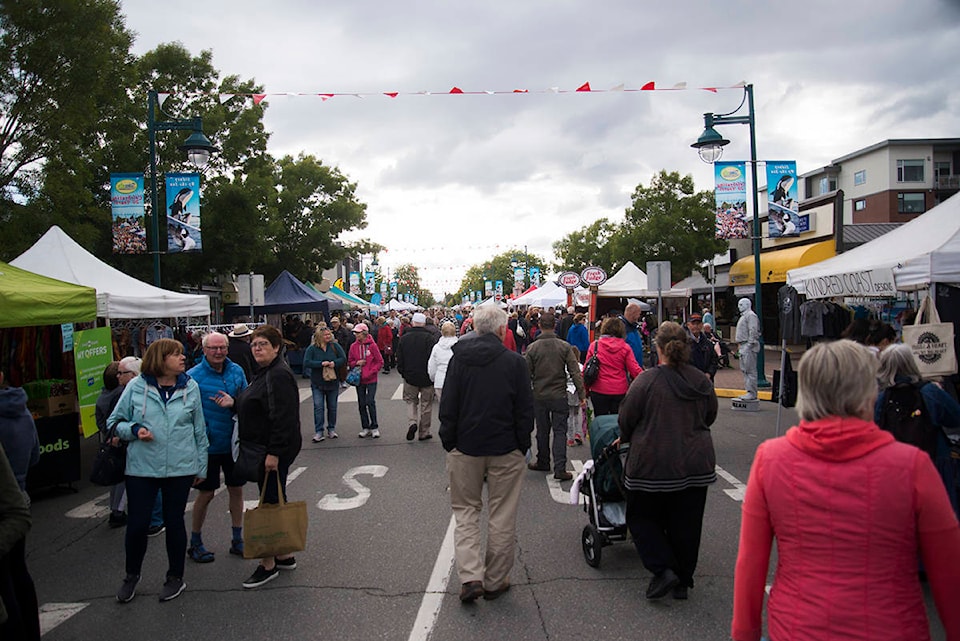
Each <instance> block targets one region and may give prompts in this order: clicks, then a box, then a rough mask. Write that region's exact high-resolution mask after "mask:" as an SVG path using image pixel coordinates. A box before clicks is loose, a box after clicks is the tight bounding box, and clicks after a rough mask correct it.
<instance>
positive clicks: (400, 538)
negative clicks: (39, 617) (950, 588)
mask: <svg viewBox="0 0 960 641" xmlns="http://www.w3.org/2000/svg"><path fill="white" fill-rule="evenodd" d="M400 383H401V381H400V377H399V376H398V375H397V374H396V373H393V374H390V375H388V376H381V379H380V386H379V389H378V394H377V397H378V400H377V402H378V409H379V414H380V426H381V431H382V432H383V437H382V438H380V439H377V440H373V439H364V440H361V439H359V438H357V434H358V432H359V417H358V413H357V406H356V395H355V392H354V391H353V390H352V389H350V390H347V391H346V392H344V394H343V395H342V396H341V399H340V406H339V407H340V415H339V419H338V426H337V428H338V432H339V433H340V435H341V437H340V438H339V439H337V440H327V441H325V442H323V443H320V444H313V443H310V442H309V437H310V436H311V435H312V432H313V429H312V426H313V418H312V415H313V414H312V405H311V402H310V397H309V386H308V385H307V382H306V381H305V380H304V381H301V386H302V389H301V397H302V398H303V399H304V401H303V403H302V405H301V419H302V424H303V434H304V448H303V451H302V452H301V454H300V456H299V457H298V458H297V460H296V463H295V464H294V466H293V468H291V481H290V482H289V484H288V493H289V496H290V499H291V500H303V501H305V502H306V503H307V507H308V514H309V518H310V526H309V531H308V547H307V549H306V550H305V551H303V552H301V553H298V554H297V555H296V556H297V562H298V568H297V569H296V570H295V571H292V572H284V573H282V574H281V575H280V576H279V577H278V578H277V579H275V580H274V581H272V582H271V583H268V584H267V585H265V586H263V587H261V588H258V589H255V590H245V589H243V588H242V587H241V581H242V580H243V579H245V578H246V577H247V576H248V575H249V574H250V573H251V572H252V571H253V569H254V566H255V563H256V562H255V561H245V560H242V559H239V558H238V557H235V556H231V555H229V554H227V548H228V547H229V538H230V529H229V525H230V521H229V515H228V513H227V501H226V495H225V493H223V494H218V495H217V496H216V498H215V499H214V501H213V503H212V504H211V506H210V511H209V514H208V517H207V523H206V525H205V527H204V542H205V544H206V546H207V548H208V549H210V550H212V551H214V552H215V553H216V561H215V562H213V563H209V564H203V565H201V564H197V563H194V562H192V561H190V560H189V559H188V560H187V567H186V573H185V574H186V576H185V577H184V578H185V581H186V583H187V589H186V591H185V592H184V593H183V595H181V596H180V597H179V598H178V599H176V600H175V601H171V602H168V603H159V602H158V600H157V593H158V591H159V589H160V586H161V584H162V583H163V579H164V572H165V569H166V561H165V553H164V549H163V541H164V537H163V535H161V536H158V537H156V538H152V539H150V543H149V549H148V551H147V557H146V561H145V563H144V568H143V579H142V581H141V583H140V586H139V588H138V594H137V597H136V599H134V600H133V601H132V602H131V603H129V604H125V605H121V604H118V603H117V602H116V599H115V598H114V594H115V592H116V589H117V587H118V586H119V583H120V580H121V579H122V577H123V529H110V528H108V527H107V522H106V517H107V512H108V510H107V508H106V499H107V495H106V492H104V490H103V488H99V487H96V486H92V485H89V484H85V483H81V484H80V485H79V492H77V493H75V494H74V493H70V494H59V495H48V496H45V497H41V498H40V499H39V500H36V501H35V502H34V505H33V514H34V519H35V522H34V528H33V530H32V531H31V533H30V535H29V538H28V545H27V548H28V565H29V567H30V570H31V572H32V574H33V577H34V580H35V581H36V584H37V589H38V594H39V597H40V603H41V609H42V611H43V620H44V630H45V633H44V638H45V639H48V640H49V641H66V640H72V639H76V640H89V639H97V638H109V639H111V641H125V640H127V639H130V640H136V641H143V640H144V639H164V640H165V641H176V640H181V639H183V640H188V639H189V640H191V641H193V640H195V639H223V640H231V641H232V640H246V639H251V640H253V639H265V638H270V639H278V640H283V639H338V641H349V640H352V639H357V640H360V639H363V640H369V639H391V640H394V639H396V640H410V641H413V640H425V639H434V640H452V639H457V640H458V641H460V640H462V641H469V640H471V639H510V640H514V639H516V640H521V639H530V640H534V641H539V640H550V641H563V640H568V639H569V640H574V639H576V640H580V639H585V638H586V639H610V640H613V639H631V640H638V639H639V640H647V639H649V640H664V639H678V640H681V639H682V640H688V639H689V640H697V641H702V640H712V639H717V640H720V639H727V638H729V630H730V619H731V607H732V591H733V568H734V562H735V559H736V552H737V539H738V532H739V513H740V500H741V499H742V491H743V487H744V484H745V483H746V480H747V478H748V476H749V469H750V461H751V459H752V456H753V452H754V450H755V448H756V446H757V444H758V443H760V442H761V441H762V440H764V439H766V438H770V437H772V436H774V435H775V434H776V432H777V406H776V405H773V404H771V403H761V408H762V409H761V411H760V412H757V413H742V412H735V411H733V410H731V409H730V405H729V401H726V400H724V399H721V403H720V405H721V410H720V417H719V419H718V421H717V423H716V425H715V426H714V430H713V435H714V442H715V446H716V450H717V461H718V465H719V467H720V470H719V473H720V477H721V478H720V479H719V480H718V482H717V483H716V484H715V485H714V486H712V487H711V488H710V490H709V493H708V499H707V508H706V516H705V522H704V534H703V544H702V547H701V552H700V563H699V567H698V571H697V574H696V577H695V582H696V587H695V588H694V589H693V590H691V592H690V599H689V600H688V601H674V600H672V599H671V598H669V597H667V598H666V599H664V600H662V601H658V602H649V601H647V600H646V599H645V598H644V596H643V594H644V590H645V589H646V586H647V582H648V581H649V578H650V575H649V573H648V572H647V571H646V570H644V568H643V566H642V564H641V563H640V559H639V557H638V556H637V553H636V551H635V549H634V548H633V545H632V544H631V543H630V542H619V543H614V544H613V545H611V546H609V547H606V548H604V549H603V551H602V558H601V564H600V567H599V568H593V567H590V566H588V565H587V564H586V562H585V560H584V555H583V552H582V548H581V531H582V529H583V527H584V526H585V525H586V524H587V523H588V519H587V515H586V514H585V513H584V512H583V510H582V508H580V507H578V506H574V505H570V504H569V503H568V502H567V501H566V499H565V495H567V494H568V493H567V490H569V487H570V483H569V482H567V483H563V484H562V486H561V485H559V484H557V483H556V482H555V481H553V479H552V475H548V474H544V473H536V472H528V473H527V474H526V476H525V478H524V488H523V495H522V498H521V505H520V517H519V525H518V532H517V539H518V547H517V562H516V565H515V566H514V569H513V574H512V583H513V588H512V590H511V591H510V592H508V593H507V594H506V595H504V596H502V597H501V598H500V599H499V600H497V601H492V602H486V601H484V600H482V599H481V600H480V601H478V602H477V603H476V604H474V605H471V606H463V605H461V604H460V602H459V600H458V599H457V592H458V591H459V584H458V581H457V578H456V573H455V572H453V571H452V539H451V537H452V529H451V527H450V525H451V512H450V505H449V496H448V493H447V481H446V475H445V470H444V452H443V449H442V447H441V445H440V442H439V439H438V438H434V439H433V440H430V441H425V442H418V441H413V442H412V443H411V442H407V441H406V440H405V439H404V434H405V432H406V415H405V406H404V404H403V402H402V400H400V391H399V387H400ZM794 422H795V414H794V413H793V412H792V410H784V412H783V417H782V426H783V427H782V429H785V428H786V427H788V426H789V425H792V424H793V423H794ZM436 423H437V422H436V418H434V430H436V427H437V424H436ZM569 458H570V460H571V463H570V468H571V469H573V470H574V471H577V470H579V469H580V468H579V466H581V465H582V463H583V462H585V461H586V460H588V459H589V449H588V446H587V445H584V446H581V447H575V448H570V450H569ZM245 498H246V499H247V500H248V501H250V502H252V503H255V502H256V488H255V486H253V485H250V484H248V485H247V487H246V489H245ZM187 525H188V527H189V516H188V520H187ZM928 602H929V598H928ZM934 616H935V615H934ZM938 626H939V624H937V623H934V638H935V639H938V638H939V639H942V638H943V633H942V631H941V630H939V627H938ZM938 634H939V635H940V636H937V635H938Z"/></svg>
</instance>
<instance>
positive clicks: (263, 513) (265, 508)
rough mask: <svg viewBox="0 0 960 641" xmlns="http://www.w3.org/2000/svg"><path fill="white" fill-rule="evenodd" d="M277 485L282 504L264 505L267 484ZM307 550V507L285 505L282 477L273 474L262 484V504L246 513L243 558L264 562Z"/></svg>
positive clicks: (298, 502) (290, 503)
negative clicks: (266, 559) (262, 560)
mask: <svg viewBox="0 0 960 641" xmlns="http://www.w3.org/2000/svg"><path fill="white" fill-rule="evenodd" d="M272 479H276V481H277V496H278V498H279V501H280V502H279V503H264V502H263V497H264V494H265V491H266V489H267V483H270V482H272ZM306 547H307V504H306V503H305V502H304V501H290V502H287V501H284V499H283V491H282V488H281V487H280V474H279V473H278V472H270V473H269V474H267V478H265V479H264V481H263V490H261V492H260V503H259V504H258V505H257V507H255V508H253V509H252V510H247V511H245V512H244V513H243V558H245V559H265V558H268V557H271V556H279V555H281V554H290V553H291V552H299V551H300V550H303V549H304V548H306Z"/></svg>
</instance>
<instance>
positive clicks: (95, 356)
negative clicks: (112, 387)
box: [73, 327, 113, 437]
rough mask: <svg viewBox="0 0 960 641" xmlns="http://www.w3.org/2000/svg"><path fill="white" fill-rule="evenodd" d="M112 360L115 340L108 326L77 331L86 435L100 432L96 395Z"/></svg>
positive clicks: (79, 386)
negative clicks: (104, 371)
mask: <svg viewBox="0 0 960 641" xmlns="http://www.w3.org/2000/svg"><path fill="white" fill-rule="evenodd" d="M112 360H113V343H112V342H111V336H110V328H109V327H97V328H96V329H85V330H82V331H79V332H77V333H76V334H74V337H73V362H74V369H75V370H76V374H77V396H78V397H79V399H80V424H81V425H82V426H83V435H84V437H88V436H92V435H94V434H96V433H97V417H96V406H97V398H98V397H99V396H100V390H101V389H103V370H105V369H106V368H107V365H109V364H110V361H112Z"/></svg>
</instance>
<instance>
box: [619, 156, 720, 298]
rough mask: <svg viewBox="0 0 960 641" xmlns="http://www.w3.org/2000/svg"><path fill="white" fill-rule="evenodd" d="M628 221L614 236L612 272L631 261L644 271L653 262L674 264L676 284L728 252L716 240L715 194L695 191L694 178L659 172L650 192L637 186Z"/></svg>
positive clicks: (627, 216) (673, 273)
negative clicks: (648, 262)
mask: <svg viewBox="0 0 960 641" xmlns="http://www.w3.org/2000/svg"><path fill="white" fill-rule="evenodd" d="M632 200H633V202H632V204H631V206H630V207H629V208H628V209H627V210H626V218H625V220H624V222H623V223H622V224H621V225H620V227H619V229H618V231H617V233H616V234H614V235H613V236H612V237H611V238H610V240H609V244H610V246H611V258H612V261H613V264H612V265H611V267H617V268H619V267H620V266H622V265H623V264H624V263H625V262H626V261H627V260H632V261H633V262H634V263H635V264H636V265H637V266H638V267H640V268H641V269H643V267H644V265H645V264H646V262H647V261H649V260H669V261H670V263H671V265H670V267H671V273H672V276H673V278H674V280H680V279H682V278H684V277H686V276H687V275H689V274H690V273H691V272H692V271H693V270H694V269H695V268H697V267H698V265H699V264H700V263H701V262H703V261H706V260H709V259H710V258H711V257H713V256H715V255H716V254H718V253H720V252H722V251H724V250H725V249H726V248H727V241H725V240H718V239H716V238H715V237H714V235H715V219H714V211H713V202H714V197H713V192H711V191H699V192H695V191H694V185H693V176H690V175H687V176H683V177H681V176H680V174H679V172H669V173H668V172H666V171H662V170H661V171H660V173H658V174H657V175H655V176H654V177H653V179H652V180H651V181H650V186H649V187H644V186H643V185H642V184H640V185H637V188H636V189H635V190H634V192H633V196H632Z"/></svg>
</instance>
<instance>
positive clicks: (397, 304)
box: [381, 298, 421, 312]
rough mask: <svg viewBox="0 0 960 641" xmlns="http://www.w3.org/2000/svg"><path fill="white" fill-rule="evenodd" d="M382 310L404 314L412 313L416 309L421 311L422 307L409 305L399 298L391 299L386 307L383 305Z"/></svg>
mask: <svg viewBox="0 0 960 641" xmlns="http://www.w3.org/2000/svg"><path fill="white" fill-rule="evenodd" d="M381 309H388V310H391V311H397V312H404V311H412V310H415V309H421V308H420V307H418V306H416V305H414V304H413V303H407V302H405V301H402V300H399V299H397V298H391V299H390V302H389V303H387V304H386V305H383V306H382V307H381Z"/></svg>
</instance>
